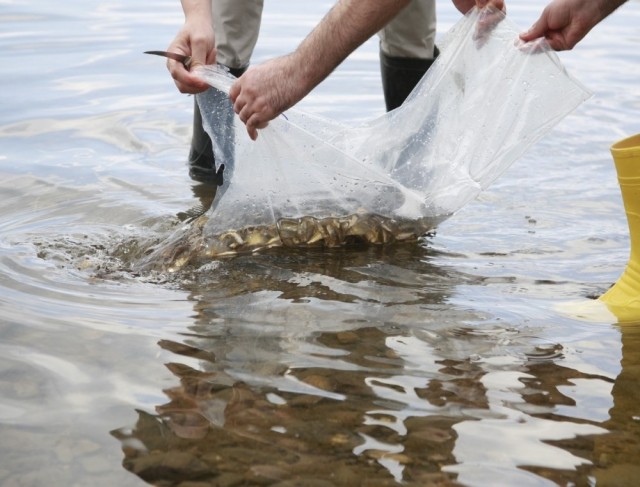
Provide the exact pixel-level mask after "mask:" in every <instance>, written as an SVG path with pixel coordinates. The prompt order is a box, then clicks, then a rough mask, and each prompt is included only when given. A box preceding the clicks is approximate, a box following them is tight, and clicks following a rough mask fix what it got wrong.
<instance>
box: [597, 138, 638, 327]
mask: <svg viewBox="0 0 640 487" xmlns="http://www.w3.org/2000/svg"><path fill="white" fill-rule="evenodd" d="M611 155H612V156H613V161H614V163H615V166H616V171H617V173H618V182H619V183H620V191H621V192H622V201H623V203H624V209H625V211H626V213H627V222H628V223H629V236H630V243H631V252H630V256H629V262H628V263H627V267H626V268H625V270H624V272H623V274H622V275H621V276H620V278H619V279H618V280H617V281H616V283H615V284H614V285H613V287H611V288H610V289H609V290H608V291H607V292H606V293H605V294H603V295H602V296H600V298H599V300H600V301H602V302H604V303H605V304H606V305H607V308H609V311H611V312H612V313H613V314H614V315H615V316H616V317H617V318H618V321H619V322H621V323H624V322H638V324H640V134H638V135H634V136H633V137H629V138H627V139H624V140H621V141H620V142H617V143H615V144H614V145H613V146H612V147H611Z"/></svg>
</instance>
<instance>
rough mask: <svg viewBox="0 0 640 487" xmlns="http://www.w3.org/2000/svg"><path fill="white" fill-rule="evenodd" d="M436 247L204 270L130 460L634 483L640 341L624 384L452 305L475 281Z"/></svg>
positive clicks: (155, 467)
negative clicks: (159, 400) (165, 383)
mask: <svg viewBox="0 0 640 487" xmlns="http://www.w3.org/2000/svg"><path fill="white" fill-rule="evenodd" d="M437 255H438V252H436V251H435V250H433V249H430V248H429V245H428V244H425V245H423V246H415V245H411V246H401V247H398V248H395V249H392V250H390V249H377V248H373V249H365V250H360V251H349V252H344V251H340V252H317V253H314V252H308V251H305V252H303V253H300V254H295V253H294V254H292V253H291V252H290V251H289V252H287V253H284V252H277V251H276V252H270V253H268V254H265V255H258V256H245V257H238V258H235V259H231V260H226V261H225V260H222V261H220V262H218V263H216V264H215V265H214V266H213V267H209V269H208V271H207V272H202V273H201V275H200V276H199V277H197V278H196V279H195V281H193V292H192V295H191V299H192V300H193V301H194V325H193V326H191V327H189V332H188V333H186V334H185V337H184V339H183V340H182V341H174V340H161V341H160V342H159V346H160V347H161V348H162V349H163V350H166V351H169V352H171V354H172V356H173V357H174V360H173V361H172V362H169V363H167V364H166V367H167V368H168V369H169V370H170V371H171V373H172V374H173V375H174V376H175V378H176V379H177V383H176V384H175V385H174V386H173V387H170V388H168V389H165V391H164V393H165V395H166V396H167V398H168V402H166V403H164V404H158V405H157V407H156V410H155V412H154V413H153V414H152V413H149V412H144V411H139V413H138V421H137V423H136V425H135V427H134V428H133V429H132V430H127V429H120V430H116V431H114V432H113V433H112V434H113V435H114V436H115V437H116V438H118V439H120V440H121V441H122V444H123V451H124V460H123V465H124V467H125V468H126V469H127V470H130V471H131V472H133V473H134V474H136V475H137V476H139V477H140V478H142V479H144V480H145V481H147V482H149V483H152V484H154V485H177V484H179V483H180V482H185V481H194V482H195V481H198V482H202V483H203V485H239V484H248V485H272V484H273V485H275V484H278V485H345V486H346V485H349V486H351V485H397V484H399V483H403V484H406V485H431V484H434V485H435V484H437V485H458V483H459V482H461V483H462V484H464V485H496V483H495V481H496V479H498V478H500V479H503V481H504V484H503V485H514V483H516V482H517V483H518V484H524V485H543V484H544V483H545V481H548V482H549V483H550V485H553V484H555V483H557V484H561V485H564V484H567V483H571V482H573V483H575V484H577V485H587V484H589V483H590V482H593V479H594V478H598V479H601V478H602V479H604V480H603V482H606V479H607V478H609V477H611V476H612V475H614V476H615V478H616V479H620V478H623V477H624V476H628V477H629V478H632V475H633V470H634V469H635V467H633V465H632V464H631V463H630V459H631V458H633V454H634V453H636V452H638V447H639V445H640V434H639V432H638V430H637V429H636V430H632V429H629V427H630V425H635V426H636V427H637V422H638V421H637V417H636V418H635V419H634V417H633V414H635V413H633V411H634V409H633V408H637V404H638V402H637V399H638V398H637V394H635V396H634V395H633V394H632V395H629V392H628V391H627V390H625V389H628V388H629V387H630V385H632V384H633V383H634V382H635V383H636V384H637V381H638V380H640V368H638V367H637V359H635V356H637V351H638V350H639V349H638V347H639V346H640V342H639V340H638V337H639V336H640V333H638V332H635V331H633V330H632V329H622V335H621V336H622V340H623V354H624V355H623V359H622V365H623V371H622V372H621V373H620V375H619V376H618V378H617V379H616V380H615V384H614V379H613V378H612V377H611V376H610V375H609V374H607V373H605V372H602V371H599V370H598V369H597V368H595V367H594V368H591V369H590V368H589V367H581V366H580V365H579V363H580V361H579V360H575V359H571V358H567V356H568V355H570V354H572V353H574V351H572V350H570V348H569V345H562V344H560V343H554V342H550V341H547V340H546V339H544V338H541V337H540V336H539V335H537V334H535V333H530V332H528V331H527V329H525V328H516V327H505V326H503V325H501V324H500V323H497V322H495V321H494V320H492V319H490V317H487V316H482V315H479V314H477V313H470V312H465V311H461V310H460V311H457V312H456V311H455V310H454V309H452V308H451V306H450V305H449V304H448V303H447V301H448V297H449V296H450V295H451V294H452V293H454V292H455V286H456V285H459V284H460V283H464V282H466V283H473V282H474V281H473V278H472V277H471V276H468V275H465V274H461V273H459V272H457V271H455V270H454V269H451V268H446V267H441V266H438V265H434V264H433V263H432V261H433V260H434V258H435V257H436V256H437ZM396 269H404V270H403V272H396ZM212 270H213V271H212ZM475 284H479V282H475ZM445 309H446V314H445V313H442V311H443V310H445ZM464 323H467V325H465V324H464ZM631 350H635V351H636V353H633V352H632V351H631ZM576 364H578V365H576ZM625 384H626V385H625ZM581 395H582V396H583V397H582V398H581V397H580V396H581ZM612 395H613V400H614V402H613V407H611V396H612ZM583 399H584V400H585V403H586V404H589V405H590V406H587V407H585V403H583V402H582V400H583ZM634 400H635V404H634ZM609 408H611V409H610V411H608V410H609ZM607 411H608V412H607ZM328 465H330V467H328ZM545 479H546V480H545ZM605 485H606V483H605ZM616 485H620V484H616Z"/></svg>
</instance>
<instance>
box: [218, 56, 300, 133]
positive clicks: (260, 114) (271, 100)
mask: <svg viewBox="0 0 640 487" xmlns="http://www.w3.org/2000/svg"><path fill="white" fill-rule="evenodd" d="M300 71H301V70H300V68H299V67H298V69H295V61H294V58H293V55H288V56H283V57H279V58H275V59H271V60H269V61H267V62H265V63H263V64H261V65H259V66H254V67H251V68H249V69H248V70H247V72H245V73H244V74H243V75H242V76H241V77H240V78H238V80H237V81H236V82H235V83H234V84H233V85H232V86H231V90H230V91H229V97H230V98H231V101H232V102H233V110H234V111H235V112H236V113H237V114H238V116H239V117H240V120H242V122H243V123H244V124H245V125H246V126H247V132H248V134H249V137H251V139H253V140H256V139H257V138H258V129H263V128H265V127H266V126H267V125H268V124H269V122H270V121H271V120H273V119H274V118H276V117H277V116H278V115H280V114H281V113H282V112H284V111H285V110H287V109H288V108H291V107H292V106H293V105H295V104H296V103H297V102H298V101H300V100H301V99H302V98H303V97H304V95H306V94H307V93H308V89H307V87H306V86H305V85H304V84H303V83H302V79H301V77H300V75H299V73H300Z"/></svg>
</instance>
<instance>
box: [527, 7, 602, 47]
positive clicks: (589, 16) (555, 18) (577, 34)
mask: <svg viewBox="0 0 640 487" xmlns="http://www.w3.org/2000/svg"><path fill="white" fill-rule="evenodd" d="M599 4H600V2H599V1H584V0H554V1H552V2H551V3H550V4H549V5H547V6H546V7H545V9H544V10H543V11H542V15H541V16H540V18H539V19H538V20H537V21H536V22H535V23H534V24H533V25H532V26H531V28H530V29H529V30H528V31H527V32H524V33H522V34H520V39H522V40H523V41H525V42H529V41H532V40H534V39H537V38H540V37H544V38H545V39H546V40H547V42H548V43H549V45H550V46H551V48H552V49H554V50H556V51H564V50H570V49H573V48H574V46H575V45H576V44H577V43H578V42H580V41H581V40H582V39H583V38H584V36H585V35H587V33H588V32H589V31H590V30H591V29H592V28H593V27H594V26H595V25H596V24H597V23H598V22H600V20H602V19H603V18H604V17H606V15H608V14H607V13H604V12H603V10H602V8H601V7H600V5H599Z"/></svg>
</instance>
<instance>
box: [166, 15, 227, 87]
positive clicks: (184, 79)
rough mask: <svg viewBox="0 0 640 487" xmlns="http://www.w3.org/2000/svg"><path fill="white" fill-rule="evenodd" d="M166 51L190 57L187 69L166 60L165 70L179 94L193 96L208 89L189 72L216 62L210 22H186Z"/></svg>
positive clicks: (175, 62) (180, 64)
mask: <svg viewBox="0 0 640 487" xmlns="http://www.w3.org/2000/svg"><path fill="white" fill-rule="evenodd" d="M167 50H168V51H170V52H176V53H180V54H184V55H186V56H191V65H190V67H189V69H187V68H186V67H185V66H184V65H183V64H182V63H179V62H178V61H174V60H172V59H168V60H167V69H168V70H169V72H170V73H171V77H172V78H173V80H174V82H175V84H176V86H177V87H178V90H180V92H181V93H191V94H195V93H200V92H202V91H205V90H207V89H208V88H209V85H208V84H207V83H206V82H204V81H203V80H202V79H200V78H199V77H197V76H195V75H193V74H192V73H191V72H190V70H193V68H195V67H196V66H198V65H202V64H214V63H215V62H216V48H215V38H214V34H213V26H212V25H211V22H210V21H201V20H195V21H192V20H187V21H186V22H185V24H184V26H183V27H182V29H180V31H179V32H178V34H177V35H176V37H175V39H174V40H173V42H172V43H171V44H170V45H169V47H168V49H167Z"/></svg>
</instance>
